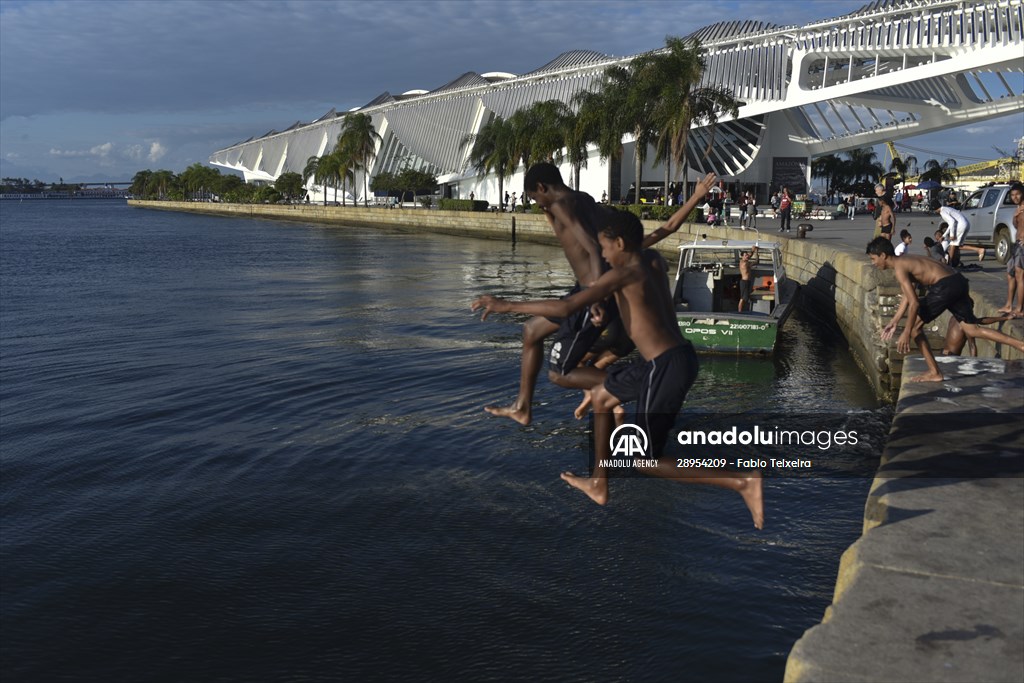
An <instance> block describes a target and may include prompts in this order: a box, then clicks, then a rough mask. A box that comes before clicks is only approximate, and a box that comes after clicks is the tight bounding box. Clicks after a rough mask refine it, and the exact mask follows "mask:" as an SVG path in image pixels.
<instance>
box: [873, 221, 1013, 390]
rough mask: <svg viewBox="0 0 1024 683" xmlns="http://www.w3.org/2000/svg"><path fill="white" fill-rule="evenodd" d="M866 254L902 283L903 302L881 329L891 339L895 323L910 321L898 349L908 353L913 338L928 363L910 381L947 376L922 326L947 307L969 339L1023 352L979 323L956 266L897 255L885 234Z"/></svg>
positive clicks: (924, 380) (967, 287)
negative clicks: (920, 294) (921, 290)
mask: <svg viewBox="0 0 1024 683" xmlns="http://www.w3.org/2000/svg"><path fill="white" fill-rule="evenodd" d="M867 253H868V255H869V256H870V258H871V264H872V265H873V266H875V268H877V269H878V270H892V271H894V273H895V275H896V282H898V283H899V285H900V290H901V292H902V294H903V301H902V302H900V305H899V308H897V309H896V313H895V314H894V315H893V317H892V320H891V321H890V322H889V324H888V325H886V326H885V327H884V328H883V329H882V335H881V336H882V341H888V340H889V339H891V338H892V336H893V334H894V333H895V332H896V325H897V324H898V323H899V321H900V319H901V318H903V315H904V313H906V316H907V322H906V325H905V326H904V328H903V333H902V334H901V335H900V338H899V341H898V342H897V344H896V350H897V351H899V352H900V353H909V352H910V340H911V339H913V340H914V342H915V343H916V344H917V348H918V349H920V351H921V355H922V356H924V361H925V363H927V364H928V372H926V373H924V374H923V375H918V376H917V377H913V378H911V379H910V380H909V381H911V382H941V381H942V380H943V379H945V378H944V377H943V376H942V372H941V371H940V370H939V365H938V363H936V362H935V356H934V354H932V350H931V348H930V347H929V346H928V340H927V338H925V336H924V331H923V329H924V326H925V324H926V323H929V322H931V321H932V320H934V319H935V318H937V317H938V316H939V314H940V313H942V312H943V311H946V310H948V311H949V312H950V313H952V314H953V317H954V318H956V319H957V321H958V322H959V323H960V327H961V328H962V329H963V331H964V334H965V335H967V337H968V338H970V339H974V338H975V337H981V338H983V339H988V340H989V341H993V342H997V343H999V344H1007V345H1009V346H1012V347H1014V348H1015V349H1018V350H1020V351H1024V342H1022V341H1020V340H1017V339H1014V338H1013V337H1009V336H1007V335H1005V334H1003V333H1002V332H997V331H996V330H990V329H987V328H984V327H981V326H980V325H979V324H978V323H979V322H980V321H979V320H978V319H977V318H976V317H975V316H974V301H973V300H972V299H971V297H970V285H969V284H968V282H967V278H965V277H964V276H963V275H962V274H960V273H958V272H956V271H955V270H954V269H952V268H950V267H949V266H947V265H945V264H943V263H939V262H938V261H933V260H932V259H930V258H926V257H924V256H911V255H910V254H904V255H903V256H900V257H899V258H897V257H896V252H895V250H894V249H893V246H892V242H890V241H889V240H887V239H886V238H884V237H876V238H875V239H873V240H871V242H869V243H868V248H867ZM915 282H916V283H919V284H922V285H925V286H926V287H928V293H927V294H926V295H925V296H924V298H922V299H918V298H917V292H916V291H915V290H914V283H915Z"/></svg>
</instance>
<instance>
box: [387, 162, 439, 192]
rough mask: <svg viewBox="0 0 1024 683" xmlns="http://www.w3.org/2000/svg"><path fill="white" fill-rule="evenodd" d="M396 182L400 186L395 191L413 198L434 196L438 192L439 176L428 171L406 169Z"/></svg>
mask: <svg viewBox="0 0 1024 683" xmlns="http://www.w3.org/2000/svg"><path fill="white" fill-rule="evenodd" d="M396 181H397V185H398V186H397V187H396V188H395V189H397V190H399V191H401V192H403V193H412V195H413V196H416V195H420V194H433V193H434V192H435V191H436V190H437V176H436V175H434V174H433V173H427V172H426V171H416V170H413V169H411V168H406V169H403V170H402V172H400V173H399V174H398V176H397V177H396Z"/></svg>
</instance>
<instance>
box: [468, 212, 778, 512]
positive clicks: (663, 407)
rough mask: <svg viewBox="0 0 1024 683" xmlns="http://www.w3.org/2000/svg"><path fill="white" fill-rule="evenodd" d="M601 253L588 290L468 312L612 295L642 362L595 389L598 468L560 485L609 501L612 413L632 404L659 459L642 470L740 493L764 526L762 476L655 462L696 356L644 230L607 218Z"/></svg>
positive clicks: (494, 301)
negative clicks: (602, 265) (603, 267)
mask: <svg viewBox="0 0 1024 683" xmlns="http://www.w3.org/2000/svg"><path fill="white" fill-rule="evenodd" d="M598 239H599V241H600V244H601V250H602V255H603V256H604V258H605V260H606V261H607V262H608V263H609V265H610V266H611V269H610V270H608V271H607V272H605V273H604V274H603V275H602V276H601V277H600V278H598V280H597V281H596V282H595V283H594V284H593V286H592V287H590V288H589V289H586V290H583V291H581V292H577V293H576V294H573V295H572V296H570V297H568V298H566V299H559V300H554V299H552V300H543V301H517V302H512V301H505V300H504V299H499V298H496V297H492V296H487V295H485V296H481V297H479V298H478V299H477V300H476V301H474V302H473V305H472V307H473V310H474V311H476V310H480V309H483V311H484V313H483V316H482V317H483V318H484V319H486V318H487V316H488V314H490V313H505V312H517V313H530V314H533V315H537V316H555V317H565V316H568V315H571V314H572V313H573V312H575V311H580V310H584V309H585V308H586V307H588V306H590V305H592V304H594V303H597V302H600V301H602V300H604V299H605V298H606V297H609V296H614V298H615V301H616V303H617V304H618V309H619V312H620V315H621V317H622V321H623V323H624V326H625V329H626V332H627V334H628V335H629V337H630V338H631V339H632V340H633V341H634V342H635V343H636V346H637V350H638V351H639V352H640V355H641V356H642V359H638V360H637V361H636V362H635V363H633V364H630V365H628V366H621V367H618V368H616V369H614V370H612V371H611V372H610V373H608V376H607V378H606V379H605V380H604V382H603V383H601V384H598V385H596V386H594V388H593V390H592V391H593V403H594V440H595V448H596V453H595V456H596V457H595V467H594V472H593V476H592V477H580V476H576V475H574V474H571V473H568V472H566V473H563V474H562V479H564V480H565V481H566V482H568V483H569V484H570V485H572V486H573V487H575V488H577V489H580V490H581V491H583V492H584V493H586V494H587V495H588V496H589V497H590V498H591V499H592V500H594V501H595V502H597V503H598V504H601V505H603V504H605V503H606V502H607V501H608V496H609V492H608V479H607V476H606V469H605V468H604V467H603V466H602V462H603V461H607V460H610V458H611V445H610V443H609V439H610V437H611V434H612V428H613V424H614V420H613V417H612V410H613V409H614V407H615V406H617V405H618V404H620V403H623V402H628V401H635V402H636V414H635V417H634V423H635V424H636V425H638V426H640V427H641V428H643V429H644V430H645V432H646V433H647V434H648V437H649V440H650V443H651V452H652V453H653V455H654V457H655V458H659V460H658V464H657V466H655V467H645V468H642V470H641V471H643V472H645V473H647V474H652V475H655V476H661V477H667V478H672V479H678V480H679V481H682V482H689V483H702V484H710V485H713V486H720V487H724V488H728V489H732V490H733V491H736V492H738V493H739V494H740V495H741V496H742V497H743V501H744V502H745V503H746V505H747V507H748V509H749V510H750V513H751V516H752V517H753V519H754V525H755V526H756V527H757V528H761V527H762V525H763V523H764V504H763V500H762V492H761V491H762V489H761V479H760V474H759V473H757V472H752V473H739V472H728V471H725V470H708V469H684V468H677V467H675V462H674V461H669V460H668V459H665V461H664V463H663V462H662V459H660V456H661V455H662V451H663V449H664V446H665V442H666V440H667V438H668V433H669V430H670V429H671V427H672V424H673V422H674V420H675V417H676V415H677V414H678V412H679V409H680V408H681V407H682V404H683V400H684V399H685V397H686V393H687V392H688V391H689V389H690V387H691V386H692V384H693V382H694V380H695V379H696V377H697V368H698V363H697V354H696V352H695V351H694V349H693V345H692V344H690V343H689V342H688V341H686V340H685V339H684V338H683V336H682V334H681V333H680V331H679V326H678V324H677V322H676V317H675V312H674V310H673V307H672V294H671V292H670V291H669V288H668V283H667V281H666V279H665V276H664V273H661V272H658V271H657V270H656V269H655V268H654V267H653V266H652V264H651V263H650V260H649V259H647V258H644V254H643V249H642V246H643V227H642V226H641V225H640V221H639V219H637V218H636V216H634V215H633V214H630V213H626V212H616V213H614V214H612V215H610V216H608V217H606V218H604V224H603V227H602V228H601V230H600V231H599V234H598Z"/></svg>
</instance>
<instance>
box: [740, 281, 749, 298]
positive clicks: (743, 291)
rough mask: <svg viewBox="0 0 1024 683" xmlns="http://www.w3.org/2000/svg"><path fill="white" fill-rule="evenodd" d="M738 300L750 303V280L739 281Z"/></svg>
mask: <svg viewBox="0 0 1024 683" xmlns="http://www.w3.org/2000/svg"><path fill="white" fill-rule="evenodd" d="M740 298H741V299H743V300H744V301H750V280H740Z"/></svg>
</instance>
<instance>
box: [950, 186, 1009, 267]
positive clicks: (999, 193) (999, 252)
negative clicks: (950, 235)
mask: <svg viewBox="0 0 1024 683" xmlns="http://www.w3.org/2000/svg"><path fill="white" fill-rule="evenodd" d="M1016 211H1017V206H1016V205H1015V204H1014V203H1013V202H1012V201H1010V186H1009V185H992V186H991V187H983V188H981V189H980V190H978V191H977V192H975V193H974V194H972V195H971V196H970V197H968V198H967V200H966V201H965V202H964V203H963V208H961V209H960V213H962V214H963V215H964V216H965V217H966V218H967V220H969V221H970V222H971V231H970V232H969V233H968V234H967V241H968V242H979V243H983V244H984V243H987V242H988V241H989V238H990V237H991V240H992V244H994V245H995V247H996V258H997V259H998V260H999V262H1000V263H1006V259H1008V258H1009V257H1010V247H1011V246H1012V245H1013V242H1014V240H1016V239H1017V230H1016V229H1015V228H1014V227H1013V214H1014V212H1016ZM943 227H945V224H943Z"/></svg>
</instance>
